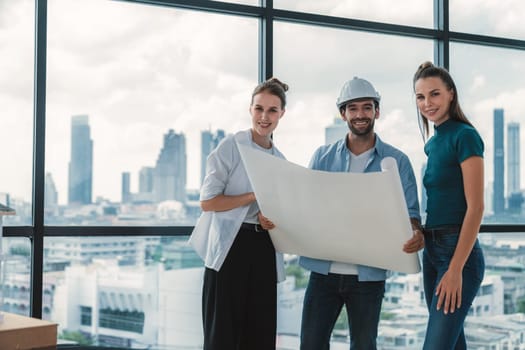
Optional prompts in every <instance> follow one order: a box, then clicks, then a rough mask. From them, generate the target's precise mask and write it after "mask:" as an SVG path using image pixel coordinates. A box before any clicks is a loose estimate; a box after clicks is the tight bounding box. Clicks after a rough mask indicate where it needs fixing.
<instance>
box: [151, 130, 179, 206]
mask: <svg viewBox="0 0 525 350" xmlns="http://www.w3.org/2000/svg"><path fill="white" fill-rule="evenodd" d="M186 164H187V163H186V137H185V136H184V134H182V133H181V134H177V133H175V132H174V131H173V130H172V129H170V130H169V131H168V133H167V134H165V135H164V145H163V147H162V149H161V150H160V154H159V157H158V159H157V164H156V166H155V172H154V178H153V192H154V198H155V201H156V202H162V201H165V200H176V201H179V202H182V203H185V202H186Z"/></svg>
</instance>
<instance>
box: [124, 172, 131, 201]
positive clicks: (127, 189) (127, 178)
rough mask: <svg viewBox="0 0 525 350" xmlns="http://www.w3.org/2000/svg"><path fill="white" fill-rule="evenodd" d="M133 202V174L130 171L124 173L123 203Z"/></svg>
mask: <svg viewBox="0 0 525 350" xmlns="http://www.w3.org/2000/svg"><path fill="white" fill-rule="evenodd" d="M128 202H131V174H130V173H129V172H128V171H125V172H123V173H122V203H128Z"/></svg>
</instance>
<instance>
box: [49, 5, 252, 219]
mask: <svg viewBox="0 0 525 350" xmlns="http://www.w3.org/2000/svg"><path fill="white" fill-rule="evenodd" d="M117 18H118V21H117ZM117 22H118V25H117V24H116V23H117ZM202 23H206V25H205V26H203V25H202ZM48 27H49V29H48V45H49V46H48V56H49V57H48V83H47V88H48V91H47V96H48V99H47V130H46V140H47V144H46V148H47V154H46V172H47V173H48V175H47V177H46V178H47V180H48V181H47V189H48V196H47V197H46V223H47V224H53V225H68V224H76V225H118V226H126V225H193V224H194V222H195V220H196V218H197V217H198V215H199V214H200V207H199V204H198V189H199V186H200V182H201V167H202V160H203V159H205V157H206V156H207V154H208V153H209V152H210V150H211V145H210V142H212V141H213V140H212V141H210V140H209V139H208V138H207V137H208V136H210V135H211V139H213V138H215V139H219V138H221V136H220V135H222V137H223V136H224V134H225V133H230V132H233V131H236V130H239V129H242V128H248V127H249V125H250V119H249V115H248V113H247V110H248V106H249V103H250V93H251V90H252V89H253V87H254V86H255V85H256V83H257V74H258V68H257V65H258V56H257V45H258V41H257V38H258V36H257V30H258V22H257V21H256V20H255V19H247V18H240V17H233V16H225V15H215V14H209V13H205V12H197V11H185V10H176V9H170V8H166V7H154V6H144V5H137V4H129V3H124V2H118V1H106V0H95V1H93V0H89V1H86V0H79V1H75V2H74V3H72V2H71V1H64V0H51V1H49V18H48ZM205 140H206V141H207V143H206V144H204V141H205ZM212 143H213V142H212ZM201 144H202V145H201Z"/></svg>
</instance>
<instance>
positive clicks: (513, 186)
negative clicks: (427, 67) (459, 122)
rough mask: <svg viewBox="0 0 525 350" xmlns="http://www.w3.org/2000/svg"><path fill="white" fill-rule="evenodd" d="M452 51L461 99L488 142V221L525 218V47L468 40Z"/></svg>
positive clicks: (486, 171)
mask: <svg viewBox="0 0 525 350" xmlns="http://www.w3.org/2000/svg"><path fill="white" fill-rule="evenodd" d="M450 52H451V56H450V63H451V64H450V65H451V73H452V74H453V76H454V77H455V78H456V83H457V85H458V86H457V88H458V92H459V97H460V102H461V104H462V107H463V109H464V110H465V112H466V114H467V116H468V117H469V118H470V120H471V121H472V123H473V124H474V126H475V127H476V128H477V129H478V130H479V132H480V133H481V136H482V137H483V140H484V143H485V220H484V221H485V222H486V223H496V222H497V223H502V222H506V223H514V224H516V223H523V220H524V216H523V209H522V208H523V207H524V205H523V194H522V191H523V189H522V187H523V184H524V183H525V182H524V179H525V178H524V176H525V171H521V169H522V168H523V164H525V163H524V161H525V158H524V157H525V154H524V152H521V151H520V148H521V142H520V141H521V135H522V134H523V128H522V127H520V125H521V123H522V122H525V117H524V116H525V108H524V107H523V103H522V101H523V99H524V98H525V89H524V87H523V79H522V78H521V77H523V75H524V74H525V67H524V66H523V64H522V62H523V60H524V59H525V53H524V52H523V51H515V50H505V49H497V48H489V47H484V46H476V45H465V44H452V45H451V47H450ZM474 57H475V59H473V58H474Z"/></svg>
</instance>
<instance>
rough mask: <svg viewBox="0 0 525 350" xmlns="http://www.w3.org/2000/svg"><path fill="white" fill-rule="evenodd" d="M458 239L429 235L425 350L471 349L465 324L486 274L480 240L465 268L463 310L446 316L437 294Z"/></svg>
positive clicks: (425, 256)
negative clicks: (427, 314) (466, 338)
mask: <svg viewBox="0 0 525 350" xmlns="http://www.w3.org/2000/svg"><path fill="white" fill-rule="evenodd" d="M458 236H459V235H458V234H442V235H438V234H426V235H425V250H424V251H423V283H424V288H425V299H426V301H427V307H428V312H429V319H428V325H427V333H426V336H425V344H424V345H423V349H424V350H448V349H456V350H462V349H466V348H467V343H466V340H465V334H464V332H463V323H464V322H465V318H466V317H467V314H468V311H469V309H470V306H471V305H472V301H473V300H474V298H475V296H476V294H477V292H478V289H479V286H480V285H481V282H482V281H483V274H484V271H485V260H484V258H483V252H482V250H481V248H480V246H479V242H478V241H477V240H476V243H475V244H474V247H473V248H472V252H471V253H470V256H469V257H468V259H467V262H466V263H465V266H464V267H463V274H462V276H463V286H462V292H461V307H460V308H458V309H456V310H455V311H454V312H453V313H450V312H449V313H448V314H446V315H445V314H444V312H443V309H441V310H439V311H438V310H436V306H437V301H438V297H437V296H436V295H435V290H436V287H437V285H438V284H439V281H440V280H441V278H442V277H443V275H444V274H445V272H447V269H448V266H449V263H450V260H451V259H452V256H453V255H454V251H455V249H456V245H457V242H458Z"/></svg>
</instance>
